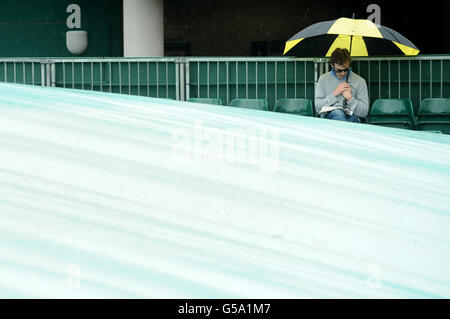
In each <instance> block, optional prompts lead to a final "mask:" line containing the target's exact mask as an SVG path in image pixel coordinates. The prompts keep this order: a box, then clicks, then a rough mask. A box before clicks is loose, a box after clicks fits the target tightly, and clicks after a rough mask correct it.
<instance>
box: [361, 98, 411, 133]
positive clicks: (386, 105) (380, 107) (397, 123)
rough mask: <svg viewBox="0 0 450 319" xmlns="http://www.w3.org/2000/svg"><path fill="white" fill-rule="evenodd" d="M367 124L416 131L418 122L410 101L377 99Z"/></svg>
mask: <svg viewBox="0 0 450 319" xmlns="http://www.w3.org/2000/svg"><path fill="white" fill-rule="evenodd" d="M366 123H368V124H375V125H380V126H386V127H396V128H403V129H409V130H414V129H415V126H416V122H415V119H414V110H413V105H412V102H411V100H410V99H377V100H375V101H374V102H373V105H372V109H371V110H370V114H369V116H368V117H367V118H366Z"/></svg>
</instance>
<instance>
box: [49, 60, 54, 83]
mask: <svg viewBox="0 0 450 319" xmlns="http://www.w3.org/2000/svg"><path fill="white" fill-rule="evenodd" d="M49 63H50V72H51V80H50V82H51V86H52V87H55V86H56V65H55V61H54V60H50V61H49Z"/></svg>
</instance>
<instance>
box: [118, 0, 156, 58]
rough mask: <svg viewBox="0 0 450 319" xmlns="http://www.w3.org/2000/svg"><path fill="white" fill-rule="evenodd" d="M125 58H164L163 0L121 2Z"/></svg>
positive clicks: (127, 0)
mask: <svg viewBox="0 0 450 319" xmlns="http://www.w3.org/2000/svg"><path fill="white" fill-rule="evenodd" d="M123 37H124V40H123V47H124V50H123V52H124V56H125V57H153V56H164V0H124V1H123Z"/></svg>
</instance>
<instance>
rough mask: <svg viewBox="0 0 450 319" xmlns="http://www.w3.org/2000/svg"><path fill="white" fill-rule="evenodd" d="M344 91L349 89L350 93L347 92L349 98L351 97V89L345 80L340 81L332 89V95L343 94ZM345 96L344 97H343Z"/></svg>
mask: <svg viewBox="0 0 450 319" xmlns="http://www.w3.org/2000/svg"><path fill="white" fill-rule="evenodd" d="M346 91H349V92H350V93H348V94H350V98H351V96H352V89H351V88H350V85H349V84H348V83H347V82H342V83H341V84H339V85H338V86H337V87H336V89H335V90H334V92H333V95H334V96H338V95H341V94H342V95H344V93H345V92H346ZM344 97H345V95H344ZM345 98H346V97H345Z"/></svg>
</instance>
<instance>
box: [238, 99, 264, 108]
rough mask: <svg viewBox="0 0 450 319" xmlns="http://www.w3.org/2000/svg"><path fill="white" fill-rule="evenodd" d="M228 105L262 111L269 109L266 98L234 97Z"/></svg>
mask: <svg viewBox="0 0 450 319" xmlns="http://www.w3.org/2000/svg"><path fill="white" fill-rule="evenodd" d="M230 106H232V107H241V108H246V109H254V110H263V111H267V110H269V107H268V103H267V100H266V99H234V100H232V101H231V102H230Z"/></svg>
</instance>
